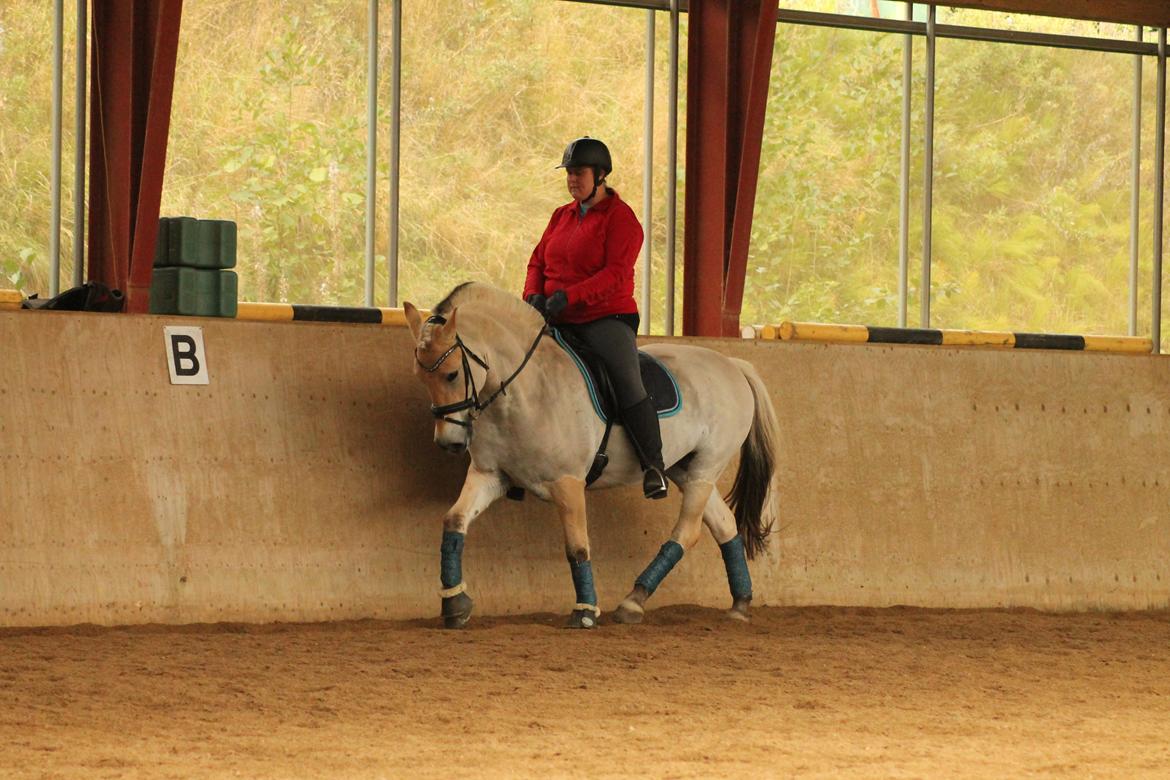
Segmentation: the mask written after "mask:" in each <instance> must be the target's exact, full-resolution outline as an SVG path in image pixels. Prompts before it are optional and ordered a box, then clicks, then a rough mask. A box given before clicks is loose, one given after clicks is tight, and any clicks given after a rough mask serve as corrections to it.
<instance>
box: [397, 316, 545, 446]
mask: <svg viewBox="0 0 1170 780" xmlns="http://www.w3.org/2000/svg"><path fill="white" fill-rule="evenodd" d="M427 322H431V323H435V324H437V325H444V324H446V322H447V319H446V317H443V316H442V315H440V314H433V315H431V316H430V317H429V318H428V319H427ZM547 333H548V325H542V326H541V328H540V332H539V333H537V334H536V338H535V339H534V340H533V342H532V346H530V347H529V348H528V352H526V353H525V354H524V360H522V361H520V365H519V366H518V367H517V368H516V370H515V371H513V372H512V374H511V376H509V377H508V378H507V379H505V380H504V381H503V382H501V383H500V386H499V387H498V388H496V391H495V392H494V393H492V394H491V395H490V396H488V398H487V400H486V401H483V402H481V401H480V400H479V388H477V387H476V386H475V379H474V378H472V376H471V363H470V361H469V360H468V358H470V359H471V360H474V361H475V362H476V363H478V364H479V365H480V366H481V367H482V368H483V370H484V371H490V370H491V368H490V367H489V366H488V364H487V363H486V362H485V361H484V359H483V358H481V357H480V356H479V355H477V354H475V353H474V352H472V351H471V348H470V347H468V346H467V345H466V344H464V343H463V339H462V338H460V337H459V334H458V333H456V334H455V343H454V344H452V345H451V347H450V348H449V349H448V350H447V351H446V352H444V353H443V354H442V355H440V356H439V359H438V360H436V361H435V362H434V363H432V364H431V365H429V366H428V365H426V364H425V363H423V362H422V361H421V360H419V359H418V350H417V349H416V350H415V353H414V360H415V362H416V363H418V364H419V366H421V367H422V370H423V371H426V372H427V373H434V372H435V371H438V370H439V366H441V365H443V362H444V361H446V360H447V358H448V357H450V355H451V353H452V352H454V351H455V350H456V349H458V350H459V351H460V357H461V359H462V361H463V400H462V401H456V402H455V403H453V404H444V405H443V406H435V405H434V404H431V414H432V415H434V416H435V417H436V418H438V419H440V420H442V421H443V422H449V423H454V424H455V425H461V426H463V427H464V428H467V429H468V431H470V430H471V426H472V424H473V423H474V422H475V420H476V418H477V417H479V416H480V415H481V414H483V412H484V410H485V409H487V408H488V407H489V406H491V405H492V402H493V401H495V400H496V399H497V398H499V397H500V396H501V395H504V394H505V393H506V392H507V390H508V385H510V384H512V381H513V380H514V379H515V378H516V377H518V376H519V375H520V372H521V371H523V370H524V367H525V366H526V365H528V361H529V360H530V359H531V358H532V355H533V354H534V353H535V352H536V347H537V346H538V345H539V344H540V340H541V339H542V338H544V336H545V334H547ZM464 409H471V412H470V413H468V415H467V418H468V419H467V420H458V419H456V418H454V417H449V416H448V415H451V414H454V413H455V412H461V411H463V410H464Z"/></svg>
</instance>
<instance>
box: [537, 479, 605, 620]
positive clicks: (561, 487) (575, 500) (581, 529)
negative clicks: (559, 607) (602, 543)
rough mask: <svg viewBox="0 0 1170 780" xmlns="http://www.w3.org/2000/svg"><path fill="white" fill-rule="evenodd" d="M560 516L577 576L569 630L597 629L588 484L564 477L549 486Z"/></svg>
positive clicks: (571, 565) (567, 550)
mask: <svg viewBox="0 0 1170 780" xmlns="http://www.w3.org/2000/svg"><path fill="white" fill-rule="evenodd" d="M548 492H549V496H550V497H551V498H552V500H553V503H554V504H556V507H557V514H558V515H559V516H560V518H561V524H562V525H564V527H565V557H566V558H568V560H569V572H570V573H571V574H572V575H573V589H574V590H575V591H576V594H577V601H576V602H575V603H574V605H573V613H572V614H571V615H569V621H568V623H566V626H567V627H568V628H595V627H596V626H597V618H598V617H599V616H600V615H601V610H600V609H599V608H598V606H597V591H596V590H595V589H594V587H593V564H592V563H591V562H590V561H589V526H588V523H587V522H586V519H585V482H584V480H580V479H575V478H574V477H561V478H560V479H558V480H556V481H554V482H552V483H550V484H549V486H548Z"/></svg>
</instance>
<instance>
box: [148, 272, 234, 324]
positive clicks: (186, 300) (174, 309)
mask: <svg viewBox="0 0 1170 780" xmlns="http://www.w3.org/2000/svg"><path fill="white" fill-rule="evenodd" d="M238 287H239V279H238V277H237V276H236V272H235V271H220V270H205V269H200V268H156V269H154V276H153V277H152V279H151V283H150V313H151V314H187V315H193V316H198V317H235V316H236V308H237V306H236V304H237V297H236V296H237V290H238Z"/></svg>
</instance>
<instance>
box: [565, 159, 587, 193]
mask: <svg viewBox="0 0 1170 780" xmlns="http://www.w3.org/2000/svg"><path fill="white" fill-rule="evenodd" d="M565 174H566V184H567V185H568V187H569V195H570V196H571V197H572V198H573V200H575V201H578V202H579V201H583V200H585V199H586V198H588V197H589V193H590V192H592V191H593V168H591V167H589V166H588V165H575V166H572V167H570V168H566V169H565Z"/></svg>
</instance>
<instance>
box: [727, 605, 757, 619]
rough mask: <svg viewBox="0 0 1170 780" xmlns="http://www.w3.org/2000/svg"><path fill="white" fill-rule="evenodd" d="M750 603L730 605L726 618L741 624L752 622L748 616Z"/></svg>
mask: <svg viewBox="0 0 1170 780" xmlns="http://www.w3.org/2000/svg"><path fill="white" fill-rule="evenodd" d="M751 604H752V603H751V602H750V601H736V602H735V603H734V604H732V605H731V609H729V610H727V617H728V618H730V619H731V620H738V621H739V622H741V623H750V622H752V617H751V615H749V614H748V609H749V608H750V607H751Z"/></svg>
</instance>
